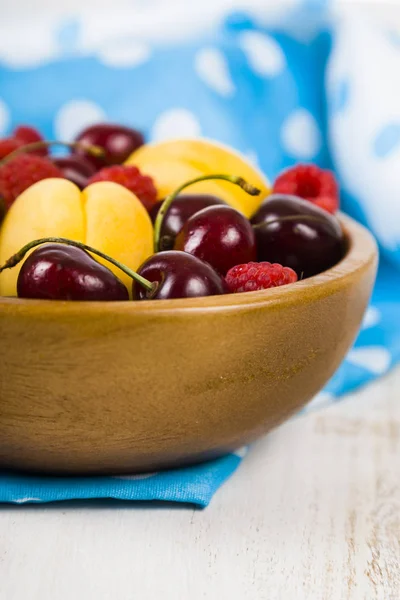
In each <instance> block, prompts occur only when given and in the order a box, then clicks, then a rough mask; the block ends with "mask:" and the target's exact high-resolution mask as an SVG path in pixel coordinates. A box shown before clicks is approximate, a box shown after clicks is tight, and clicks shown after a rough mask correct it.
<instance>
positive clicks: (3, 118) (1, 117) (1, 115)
mask: <svg viewBox="0 0 400 600" xmlns="http://www.w3.org/2000/svg"><path fill="white" fill-rule="evenodd" d="M9 124H10V111H9V110H8V106H7V104H6V103H5V102H4V100H2V99H1V98H0V135H3V134H4V133H5V132H6V130H7V129H8V126H9Z"/></svg>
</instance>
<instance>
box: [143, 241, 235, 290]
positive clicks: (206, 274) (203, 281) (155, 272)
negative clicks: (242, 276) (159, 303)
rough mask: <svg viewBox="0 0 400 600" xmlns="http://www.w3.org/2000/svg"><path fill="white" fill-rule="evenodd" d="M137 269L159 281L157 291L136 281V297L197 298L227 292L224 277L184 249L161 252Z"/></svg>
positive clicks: (151, 278)
mask: <svg viewBox="0 0 400 600" xmlns="http://www.w3.org/2000/svg"><path fill="white" fill-rule="evenodd" d="M138 273H139V274H140V275H142V276H143V277H145V278H146V279H148V280H149V281H151V282H154V283H156V284H157V285H156V286H155V289H154V292H147V291H146V290H145V289H144V287H143V286H141V285H140V284H138V283H134V284H133V298H134V299H135V300H167V299H170V298H195V297H198V296H216V295H218V294H225V293H226V292H227V287H226V285H225V282H224V281H223V280H222V277H220V276H219V275H218V273H216V272H215V271H214V269H213V268H212V267H211V266H210V265H208V264H207V263H205V262H203V261H201V260H200V259H198V258H196V257H195V256H191V255H190V254H186V253H185V252H177V251H174V250H168V251H166V252H158V253H157V254H154V255H153V256H151V257H150V258H148V259H147V260H146V261H145V262H144V263H143V264H142V266H141V267H140V269H139V270H138Z"/></svg>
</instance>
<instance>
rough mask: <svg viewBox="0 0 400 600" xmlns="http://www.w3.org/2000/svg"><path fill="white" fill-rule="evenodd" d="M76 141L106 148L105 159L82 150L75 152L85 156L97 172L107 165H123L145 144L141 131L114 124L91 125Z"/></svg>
mask: <svg viewBox="0 0 400 600" xmlns="http://www.w3.org/2000/svg"><path fill="white" fill-rule="evenodd" d="M76 141H77V142H82V143H85V144H88V145H89V146H93V145H94V146H100V147H101V148H104V150H105V151H106V154H105V157H104V158H98V157H94V156H91V155H90V154H88V153H87V152H85V151H84V150H82V149H77V150H75V151H74V152H75V153H76V154H79V155H81V156H82V155H83V156H85V158H87V160H88V161H89V162H90V163H92V164H93V165H94V167H96V169H97V170H98V169H101V168H102V167H104V166H106V165H121V164H122V163H124V162H125V161H126V159H127V158H129V156H130V155H131V154H132V152H134V150H137V148H139V147H140V146H143V144H144V138H143V135H142V134H141V133H140V131H137V130H136V129H132V128H131V127H124V126H123V125H114V124H112V123H98V124H97V125H91V126H90V127H87V128H86V129H84V130H83V131H82V132H81V133H80V134H79V135H78V137H77V138H76Z"/></svg>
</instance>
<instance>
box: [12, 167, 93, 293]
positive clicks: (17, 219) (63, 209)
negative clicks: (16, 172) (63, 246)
mask: <svg viewBox="0 0 400 600" xmlns="http://www.w3.org/2000/svg"><path fill="white" fill-rule="evenodd" d="M49 236H58V237H67V238H70V239H72V240H76V241H78V242H84V241H85V218H84V214H83V210H82V200H81V192H80V190H79V188H78V187H77V186H76V185H75V184H73V183H71V182H70V181H68V180H67V179H44V180H43V181H39V182H38V183H35V184H34V185H32V186H31V187H30V188H28V189H27V190H25V192H23V193H22V194H21V195H20V196H19V197H18V198H17V199H16V201H15V202H14V203H13V204H12V206H11V208H10V210H9V211H8V213H7V214H6V216H5V219H4V221H3V223H2V225H1V228H0V264H1V265H2V264H4V263H5V261H6V260H7V259H8V258H10V256H12V255H13V254H15V253H16V252H17V251H18V250H19V249H20V248H22V246H24V245H25V244H27V243H28V242H30V241H32V240H35V239H37V238H42V237H49ZM20 268H21V263H20V264H19V265H17V266H16V267H14V268H13V269H7V270H5V271H3V272H2V273H1V274H0V295H1V296H15V295H16V293H17V291H16V284H17V277H18V273H19V270H20Z"/></svg>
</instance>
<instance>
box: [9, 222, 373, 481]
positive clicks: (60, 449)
mask: <svg viewBox="0 0 400 600" xmlns="http://www.w3.org/2000/svg"><path fill="white" fill-rule="evenodd" d="M342 223H343V225H344V227H345V229H346V232H347V237H348V240H349V249H348V252H347V254H346V256H345V258H344V259H343V260H342V261H341V262H340V263H339V264H338V265H336V266H335V267H333V268H332V269H329V270H328V271H326V272H324V273H322V274H320V275H317V276H315V277H312V278H310V279H307V280H305V281H301V282H298V283H296V284H295V285H290V286H285V287H281V288H275V289H271V290H265V291H261V292H252V293H247V294H236V295H230V296H229V295H226V296H214V297H208V298H195V299H190V300H189V299H184V300H164V301H150V302H138V303H132V302H121V303H114V302H88V303H84V302H49V301H35V300H19V299H16V298H1V299H0V335H1V356H0V466H1V467H2V468H4V467H6V468H15V469H22V470H29V471H39V472H43V473H60V474H65V473H70V474H72V473H74V474H83V473H92V474H94V473H134V472H141V471H146V470H150V471H153V470H157V469H161V468H166V467H175V466H178V465H184V464H188V463H195V462H198V461H202V460H205V459H211V458H215V457H217V456H220V455H222V454H224V453H226V452H228V451H231V450H233V449H235V448H238V447H239V446H241V445H243V444H247V443H248V442H251V441H252V440H254V439H255V438H257V437H258V436H260V435H262V434H263V433H265V432H267V431H269V430H270V429H271V428H272V427H275V426H276V425H278V424H279V423H281V422H282V421H284V420H285V419H287V418H288V417H289V416H290V415H291V414H293V413H294V412H295V411H297V410H298V409H299V408H301V407H302V406H303V405H304V404H305V403H306V402H307V401H308V400H310V399H311V398H312V397H313V395H314V394H316V393H317V392H318V391H319V390H320V389H321V388H322V387H323V386H324V384H325V383H326V382H327V381H328V379H329V378H330V377H331V375H332V374H333V373H334V371H335V369H336V368H337V367H338V365H339V364H340V362H341V361H342V359H343V357H344V356H345V354H346V352H347V350H348V349H349V347H350V346H351V344H352V342H353V340H354V338H355V336H356V334H357V331H358V329H359V325H360V322H361V319H362V317H363V314H364V311H365V308H366V306H367V304H368V300H369V297H370V293H371V290H372V286H373V283H374V278H375V272H376V264H377V250H376V245H375V242H374V240H373V238H372V237H371V235H370V234H369V233H368V232H367V231H366V230H365V229H364V228H363V227H361V226H360V225H358V224H356V223H355V222H354V221H352V220H351V219H349V218H346V217H342Z"/></svg>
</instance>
